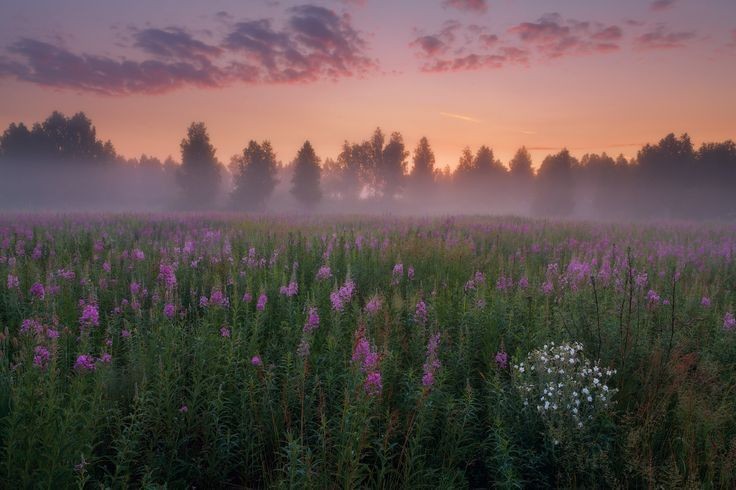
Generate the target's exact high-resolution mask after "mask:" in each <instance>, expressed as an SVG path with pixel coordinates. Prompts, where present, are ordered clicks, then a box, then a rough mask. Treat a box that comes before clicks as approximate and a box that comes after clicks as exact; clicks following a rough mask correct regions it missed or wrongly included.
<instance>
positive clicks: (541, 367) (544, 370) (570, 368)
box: [513, 342, 617, 430]
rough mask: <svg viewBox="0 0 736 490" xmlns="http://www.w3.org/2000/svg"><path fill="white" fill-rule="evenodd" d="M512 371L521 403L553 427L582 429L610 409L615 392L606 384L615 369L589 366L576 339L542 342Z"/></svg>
mask: <svg viewBox="0 0 736 490" xmlns="http://www.w3.org/2000/svg"><path fill="white" fill-rule="evenodd" d="M513 372H514V381H515V384H516V386H517V388H518V389H519V391H520V393H521V395H522V398H523V400H524V406H525V407H527V408H532V409H536V411H537V412H539V413H540V415H541V416H542V418H543V419H544V421H545V423H547V424H548V425H549V426H550V428H553V429H565V428H568V429H572V430H582V429H583V428H584V426H585V424H586V423H587V422H588V421H590V420H593V419H594V418H595V417H597V416H598V415H599V414H600V413H602V412H604V411H606V410H607V409H608V408H609V406H610V405H611V398H612V397H613V396H614V395H615V394H616V391H617V390H616V389H614V388H609V386H608V381H609V380H610V378H611V376H613V375H614V374H615V373H616V371H615V370H613V369H603V368H601V367H599V366H598V363H597V362H596V363H594V364H593V365H591V363H590V361H588V360H587V359H585V356H584V354H583V346H582V344H580V343H579V342H575V343H572V344H567V343H563V344H560V345H555V343H554V342H552V343H551V344H549V345H544V346H543V347H542V349H538V350H535V351H534V352H532V353H530V354H529V355H528V356H527V358H526V361H525V362H520V363H519V364H515V365H514V369H513Z"/></svg>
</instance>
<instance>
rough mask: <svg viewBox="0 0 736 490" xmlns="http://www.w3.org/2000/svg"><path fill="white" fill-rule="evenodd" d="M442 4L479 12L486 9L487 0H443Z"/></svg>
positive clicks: (447, 6) (446, 6)
mask: <svg viewBox="0 0 736 490" xmlns="http://www.w3.org/2000/svg"><path fill="white" fill-rule="evenodd" d="M442 6H443V7H445V8H452V9H457V10H462V11H465V12H475V13H481V14H482V13H485V12H486V11H487V10H488V2H487V0H443V2H442Z"/></svg>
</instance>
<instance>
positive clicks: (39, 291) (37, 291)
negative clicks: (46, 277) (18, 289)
mask: <svg viewBox="0 0 736 490" xmlns="http://www.w3.org/2000/svg"><path fill="white" fill-rule="evenodd" d="M31 296H33V297H34V298H37V299H44V298H45V297H46V290H45V289H44V287H43V284H41V283H40V282H37V283H35V284H34V285H33V286H31Z"/></svg>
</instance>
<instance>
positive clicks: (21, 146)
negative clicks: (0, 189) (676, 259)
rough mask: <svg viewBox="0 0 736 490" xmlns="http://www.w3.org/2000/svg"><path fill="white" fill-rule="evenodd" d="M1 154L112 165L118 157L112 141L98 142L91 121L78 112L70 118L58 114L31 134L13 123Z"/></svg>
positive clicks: (21, 125) (27, 158) (35, 127)
mask: <svg viewBox="0 0 736 490" xmlns="http://www.w3.org/2000/svg"><path fill="white" fill-rule="evenodd" d="M0 155H3V156H4V158H7V159H13V160H30V159H36V160H42V161H43V163H49V162H51V161H58V160H66V161H73V162H75V163H90V162H97V163H101V162H112V161H113V160H115V158H116V154H115V149H114V148H113V146H112V143H110V141H105V142H103V141H101V140H99V139H97V132H96V130H95V127H94V126H93V125H92V121H91V120H90V119H89V118H88V117H87V116H86V115H85V114H84V113H83V112H78V113H76V114H74V115H73V116H72V117H70V118H67V117H66V116H65V115H64V114H62V113H61V112H58V111H54V112H53V113H51V115H50V116H49V117H47V118H46V120H45V121H44V122H42V123H36V124H34V125H33V127H32V129H31V130H30V131H29V130H28V128H27V127H26V126H25V125H24V124H22V123H21V124H18V125H16V124H11V125H10V126H8V129H7V130H6V131H5V132H4V134H3V136H2V140H1V141H0Z"/></svg>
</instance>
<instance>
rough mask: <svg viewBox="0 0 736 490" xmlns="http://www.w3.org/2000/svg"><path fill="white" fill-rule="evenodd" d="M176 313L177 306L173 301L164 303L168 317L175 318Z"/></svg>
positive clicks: (165, 313)
mask: <svg viewBox="0 0 736 490" xmlns="http://www.w3.org/2000/svg"><path fill="white" fill-rule="evenodd" d="M175 313H176V308H175V307H174V305H173V304H171V303H166V305H164V315H166V318H168V319H172V318H174V314H175Z"/></svg>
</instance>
